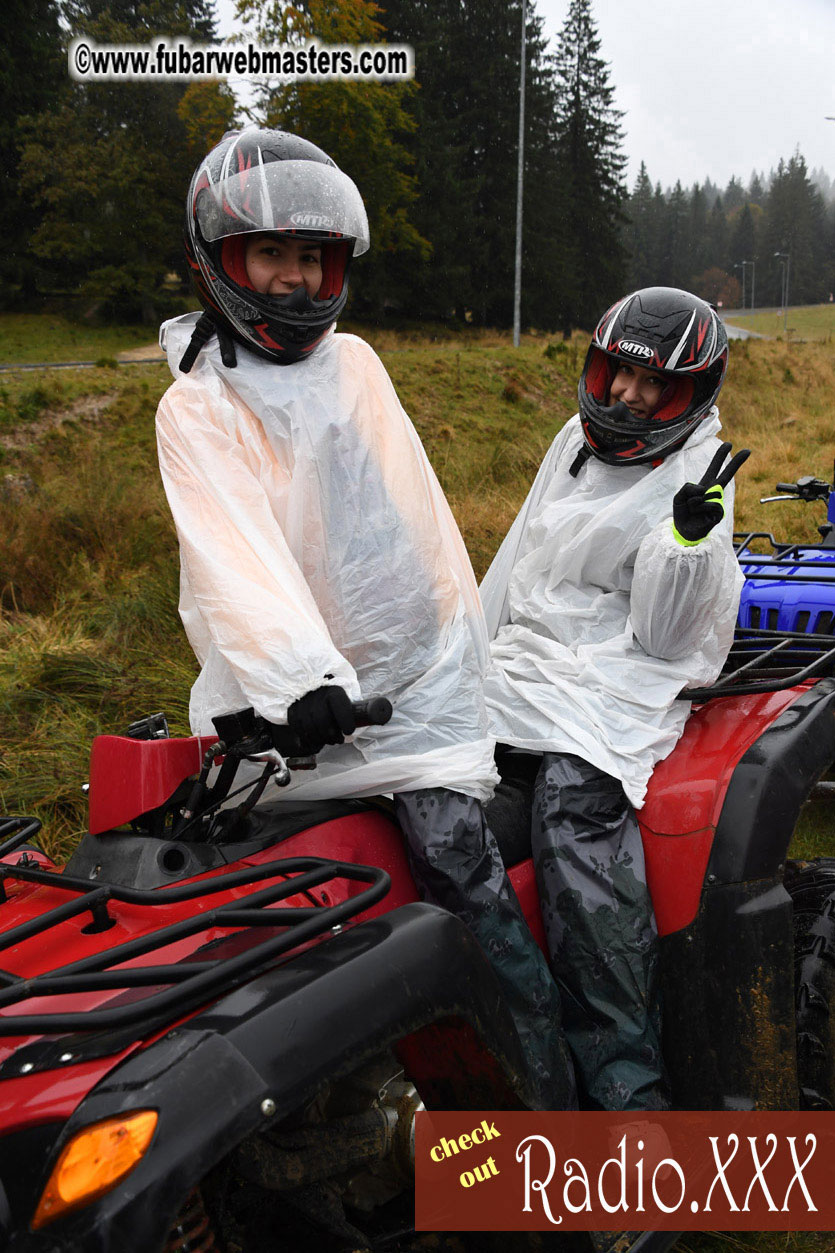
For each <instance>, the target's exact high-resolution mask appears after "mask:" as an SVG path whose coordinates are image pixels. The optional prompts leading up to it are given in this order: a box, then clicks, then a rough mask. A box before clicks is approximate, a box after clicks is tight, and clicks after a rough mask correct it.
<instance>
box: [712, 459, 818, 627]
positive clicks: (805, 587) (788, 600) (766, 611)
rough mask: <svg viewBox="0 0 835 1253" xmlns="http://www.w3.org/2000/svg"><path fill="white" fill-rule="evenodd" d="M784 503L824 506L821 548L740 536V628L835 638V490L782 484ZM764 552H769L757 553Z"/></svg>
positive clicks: (756, 534)
mask: <svg viewBox="0 0 835 1253" xmlns="http://www.w3.org/2000/svg"><path fill="white" fill-rule="evenodd" d="M776 490H777V492H778V493H779V495H777V496H765V497H763V498H762V500H761V501H760V504H767V503H769V502H772V501H780V500H803V501H806V502H807V503H811V502H813V501H825V502H826V506H827V510H826V522H825V523H823V524H822V525H821V526H820V527H819V528H818V530H819V532H820V536H821V542H820V543H819V544H792V543H779V542H778V541H777V540H775V538H774V536H773V535H772V534H771V532H770V531H752V532H750V533H749V534H744V533H736V534H735V535H734V540H735V542H736V546H737V548H736V551H737V555H738V557H739V562H740V565H741V567H742V572H743V574H744V575H745V586H744V587H743V589H742V598H741V600H740V605H739V625H740V627H743V628H746V627H747V628H751V629H753V630H755V631H756V630H768V631H780V632H781V633H789V634H794V633H796V632H803V633H804V634H814V635H832V634H833V622H835V488H833V485H832V484H831V483H826V482H824V480H823V479H816V478H814V477H813V476H812V475H811V474H807V475H804V476H803V477H802V478H799V479H798V480H797V482H796V483H778V484H777V487H776ZM762 547H765V549H766V551H765V552H757V551H755V549H756V548H762Z"/></svg>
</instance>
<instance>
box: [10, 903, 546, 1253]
mask: <svg viewBox="0 0 835 1253" xmlns="http://www.w3.org/2000/svg"><path fill="white" fill-rule="evenodd" d="M424 1033H425V1035H424V1038H425V1043H426V1046H427V1047H426V1049H422V1048H421V1037H422V1034H424ZM401 1041H402V1042H404V1044H405V1045H408V1046H409V1048H410V1050H411V1051H410V1062H411V1058H412V1057H415V1058H421V1056H422V1055H423V1054H424V1053H425V1054H429V1056H426V1057H424V1062H425V1067H424V1075H423V1076H422V1075H420V1074H418V1075H414V1074H412V1077H413V1079H414V1081H415V1083H416V1084H417V1086H418V1090H419V1091H420V1092H421V1095H422V1096H423V1098H424V1100H425V1101H426V1103H427V1104H430V1105H431V1104H433V1103H434V1102H433V1100H432V1099H431V1098H432V1095H433V1094H437V1097H438V1099H440V1100H443V1101H445V1102H450V1101H451V1104H450V1107H451V1108H455V1107H456V1105H457V1106H458V1107H460V1108H466V1107H467V1106H468V1105H469V1106H470V1107H475V1108H478V1107H482V1108H502V1107H504V1108H522V1107H523V1102H522V1100H521V1099H520V1094H522V1093H523V1080H522V1075H523V1073H524V1066H523V1057H522V1051H521V1046H520V1043H519V1039H518V1036H517V1035H516V1032H515V1028H514V1026H513V1022H512V1019H511V1017H510V1014H509V1012H508V1010H507V1008H506V1007H505V1005H504V1003H503V1001H502V997H501V993H500V990H499V985H498V982H497V980H496V977H495V975H494V973H493V970H492V968H491V967H490V965H489V963H488V961H487V959H486V957H485V956H484V954H483V953H482V951H481V949H480V948H479V947H478V945H477V943H476V941H475V940H474V938H473V937H472V935H471V934H470V932H469V931H468V929H467V928H466V927H465V926H464V924H463V923H462V922H461V921H460V920H459V919H458V918H456V917H454V916H453V915H451V914H448V913H446V912H445V911H444V910H441V909H437V908H436V907H435V906H432V905H424V904H410V905H405V906H403V907H401V908H400V909H397V910H395V911H393V912H392V913H390V914H386V915H385V916H382V917H379V918H375V919H372V920H370V921H367V922H364V923H361V924H358V925H356V926H353V927H350V928H348V929H346V930H345V931H344V932H343V933H341V934H338V935H335V936H334V937H333V938H332V939H329V940H327V941H326V942H324V943H321V944H318V945H316V946H314V947H311V948H309V949H308V950H306V951H305V952H303V953H301V954H300V955H299V956H296V957H293V958H292V959H290V960H288V961H286V962H285V964H283V965H281V966H278V967H276V968H274V969H272V970H270V971H268V972H266V973H265V974H263V975H261V976H260V977H259V978H257V979H254V980H252V981H251V982H249V983H246V984H244V985H243V986H242V987H240V988H238V989H237V990H236V991H234V992H231V993H230V994H229V995H227V996H225V997H224V998H223V999H222V1000H220V1001H218V1002H217V1003H216V1004H215V1005H213V1006H211V1007H210V1008H209V1009H207V1010H205V1011H203V1012H201V1013H200V1014H198V1015H197V1016H195V1017H193V1018H191V1019H189V1020H187V1021H186V1022H185V1023H183V1024H181V1025H180V1026H178V1027H176V1028H174V1029H173V1030H171V1031H169V1032H168V1033H167V1034H166V1035H165V1036H163V1037H162V1038H161V1039H159V1040H158V1041H157V1042H156V1043H154V1044H153V1045H151V1046H150V1047H148V1048H146V1049H144V1050H142V1051H141V1052H138V1053H134V1054H133V1055H131V1056H130V1057H129V1058H127V1059H126V1060H125V1061H124V1062H123V1063H122V1064H121V1065H120V1066H119V1067H117V1068H116V1069H115V1070H114V1071H112V1072H111V1073H110V1074H109V1075H108V1076H107V1077H106V1078H105V1079H104V1080H103V1081H102V1082H101V1083H100V1084H99V1085H98V1086H97V1087H96V1088H95V1089H93V1090H92V1091H91V1092H90V1094H89V1095H88V1096H87V1097H86V1098H85V1100H84V1101H82V1102H81V1104H80V1105H79V1106H78V1108H77V1109H76V1111H75V1112H74V1114H73V1116H72V1117H71V1118H70V1119H69V1121H68V1123H67V1125H66V1128H65V1129H64V1133H63V1134H62V1135H61V1137H60V1139H59V1141H58V1142H57V1143H56V1145H55V1148H54V1151H53V1153H52V1154H51V1155H50V1158H49V1161H48V1163H46V1168H45V1173H44V1175H43V1176H42V1178H41V1179H40V1181H37V1180H36V1181H34V1182H36V1183H38V1182H39V1187H41V1188H42V1187H43V1185H44V1183H45V1181H46V1177H47V1175H48V1171H49V1170H51V1168H52V1166H53V1164H54V1161H55V1159H56V1157H57V1154H58V1152H59V1151H60V1149H61V1148H62V1146H63V1145H64V1144H65V1143H66V1141H67V1140H68V1139H69V1138H70V1137H71V1136H72V1135H73V1134H74V1133H75V1132H77V1131H78V1130H80V1129H81V1128H82V1127H84V1126H86V1125H88V1124H90V1123H93V1122H97V1121H99V1120H100V1119H104V1118H111V1117H113V1116H115V1115H118V1114H123V1113H128V1112H131V1111H134V1110H138V1109H155V1110H157V1111H158V1113H159V1122H158V1124H157V1128H156V1131H155V1134H154V1138H153V1140H152V1143H151V1146H150V1148H149V1149H148V1151H147V1153H146V1154H145V1156H144V1157H143V1159H142V1161H141V1162H140V1163H139V1165H138V1166H137V1167H136V1168H135V1169H134V1170H133V1171H132V1172H131V1174H130V1175H128V1176H127V1177H126V1178H125V1179H124V1180H123V1181H122V1182H121V1183H120V1184H119V1186H118V1187H117V1188H115V1189H114V1190H113V1191H112V1192H110V1193H108V1194H107V1195H105V1196H103V1197H102V1198H100V1199H99V1200H98V1201H96V1202H93V1203H91V1204H90V1205H88V1206H86V1207H85V1208H83V1209H81V1210H78V1211H76V1212H75V1213H73V1214H69V1215H67V1216H66V1217H64V1218H60V1219H56V1220H55V1221H54V1222H53V1223H50V1224H49V1225H48V1226H47V1227H45V1228H44V1229H43V1230H42V1231H39V1232H31V1231H27V1230H25V1229H21V1226H18V1229H17V1232H16V1234H14V1235H13V1236H12V1238H11V1241H10V1244H9V1246H8V1248H9V1251H10V1253H24V1251H26V1253H35V1250H38V1251H40V1253H46V1251H47V1250H49V1251H50V1253H70V1250H72V1253H94V1251H95V1253H150V1251H151V1250H156V1249H159V1248H161V1247H162V1244H163V1242H164V1239H165V1236H166V1233H167V1230H168V1226H169V1224H170V1223H171V1221H172V1218H173V1217H174V1215H175V1214H176V1213H177V1211H178V1209H179V1207H180V1205H181V1204H182V1201H183V1199H184V1197H185V1196H186V1194H187V1193H188V1191H189V1189H190V1188H192V1187H193V1186H194V1185H195V1184H197V1183H199V1182H200V1180H201V1179H202V1178H203V1177H204V1176H205V1175H206V1173H207V1172H208V1171H209V1170H210V1169H211V1168H212V1167H213V1166H215V1165H216V1164H217V1163H218V1162H219V1161H221V1160H222V1159H223V1158H224V1157H225V1156H226V1155H227V1154H228V1153H229V1152H230V1151H231V1150H232V1149H233V1148H235V1147H236V1146H237V1145H238V1144H239V1143H241V1141H243V1140H244V1139H245V1138H246V1137H247V1136H249V1135H251V1134H252V1133H253V1132H256V1131H258V1130H262V1129H265V1128H266V1127H267V1126H268V1125H273V1124H276V1123H277V1122H278V1121H279V1120H280V1119H281V1118H282V1117H283V1116H286V1115H287V1114H290V1113H291V1112H293V1111H294V1110H296V1109H298V1108H299V1107H301V1106H303V1105H304V1104H305V1103H306V1102H307V1101H309V1100H310V1099H311V1098H312V1097H313V1096H315V1095H316V1093H317V1092H318V1091H320V1090H321V1089H322V1088H323V1086H324V1085H325V1084H326V1083H327V1082H328V1081H329V1080H333V1079H334V1078H338V1077H339V1076H341V1075H345V1074H349V1073H351V1072H352V1071H353V1070H355V1069H356V1068H357V1067H359V1066H361V1065H362V1064H363V1063H365V1062H366V1061H368V1060H370V1059H371V1058H373V1057H374V1056H375V1055H377V1054H379V1053H380V1051H381V1050H383V1049H385V1048H387V1047H392V1046H393V1047H395V1050H396V1051H397V1046H398V1044H399V1043H400V1042H401ZM439 1041H442V1046H441V1047H439ZM473 1043H475V1044H476V1047H475V1049H471V1050H470V1052H469V1053H468V1052H467V1051H466V1050H467V1045H468V1044H470V1045H472V1044H473ZM433 1051H434V1061H433V1058H432V1056H431V1054H432V1053H433ZM417 1069H420V1066H418V1067H417ZM411 1070H412V1067H411V1064H410V1071H411ZM425 1089H427V1090H428V1093H427V1091H425ZM456 1093H457V1099H456V1095H455V1094H456ZM427 1094H428V1095H429V1097H430V1099H429V1100H427ZM36 1202H37V1195H35V1196H33V1197H32V1208H34V1205H35V1204H36ZM15 1208H17V1207H15ZM18 1212H19V1211H18ZM28 1212H29V1214H31V1212H32V1210H31V1209H30V1210H29V1211H28ZM24 1221H25V1220H24Z"/></svg>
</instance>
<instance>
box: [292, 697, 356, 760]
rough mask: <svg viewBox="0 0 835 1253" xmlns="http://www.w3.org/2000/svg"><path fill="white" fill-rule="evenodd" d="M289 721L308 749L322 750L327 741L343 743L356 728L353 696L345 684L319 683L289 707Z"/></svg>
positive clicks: (306, 751) (296, 735) (302, 743)
mask: <svg viewBox="0 0 835 1253" xmlns="http://www.w3.org/2000/svg"><path fill="white" fill-rule="evenodd" d="M287 725H288V727H289V728H290V730H291V731H292V732H293V734H294V735H295V737H296V739H297V740H298V741H299V743H300V745H301V747H302V749H303V750H304V752H305V753H310V754H313V753H318V752H319V751H320V750H321V749H322V748H323V747H324V746H325V744H341V743H342V741H343V740H344V739H345V736H346V735H350V734H351V732H352V731H355V730H356V727H357V720H356V717H355V715H354V707H353V705H352V704H351V700H350V698H349V696H348V694H347V692H346V691H345V689H344V688H341V687H336V686H333V687H317V688H316V690H315V692H307V693H306V694H305V695H304V696H300V697H299V699H298V700H294V701H293V703H292V705H291V706H290V708H289V709H288V710H287Z"/></svg>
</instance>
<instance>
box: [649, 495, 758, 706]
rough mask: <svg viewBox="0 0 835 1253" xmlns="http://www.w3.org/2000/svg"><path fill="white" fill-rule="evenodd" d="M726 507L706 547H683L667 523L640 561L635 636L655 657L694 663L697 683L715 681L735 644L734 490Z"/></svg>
mask: <svg viewBox="0 0 835 1253" xmlns="http://www.w3.org/2000/svg"><path fill="white" fill-rule="evenodd" d="M726 505H727V512H726V516H725V518H724V519H723V520H722V522H721V523H720V524H719V525H718V526H717V527H715V528H714V530H713V531H711V532H710V534H709V535H708V536H707V538H706V539H705V540H704V541H703V542H702V543H700V544H698V545H695V546H693V547H687V548H684V547H682V545H681V544H679V543H677V542H676V539H675V536H674V534H673V530H672V526H671V524H670V520H669V519H665V520H664V521H663V522H661V523H659V525H658V526H656V527H654V528H653V530H652V531H651V532H650V533H649V535H647V536H646V537H645V538H644V540H643V542H642V544H641V546H640V548H639V550H638V555H637V558H636V560H635V574H634V578H633V582H632V591H631V599H630V617H631V622H632V630H633V632H634V635H635V638H636V639H637V641H638V643H639V644H640V645H641V647H642V648H643V649H644V651H645V652H646V653H648V654H649V655H650V656H651V657H660V658H662V659H664V660H667V661H679V660H681V659H684V658H689V659H692V663H693V674H694V677H693V679H692V680H691V682H697V683H699V682H710V681H712V679H713V678H714V677H715V676H716V675H717V674H718V672H719V670H720V669H721V666H722V663H723V662H724V659H725V657H726V656H727V653H728V649H729V648H730V646H731V642H732V640H733V631H734V623H735V621H736V615H737V611H738V608H739V595H740V591H741V589H742V583H743V579H742V574H741V573H740V570H739V563H738V562H737V559H736V555H735V553H734V551H733V546H732V543H731V534H730V532H731V526H732V518H733V495H732V492H731V493H730V499H728V493H726ZM688 669H690V667H689V666H688Z"/></svg>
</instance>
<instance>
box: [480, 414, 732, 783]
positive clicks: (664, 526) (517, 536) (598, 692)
mask: <svg viewBox="0 0 835 1253" xmlns="http://www.w3.org/2000/svg"><path fill="white" fill-rule="evenodd" d="M718 430H719V415H718V411H717V410H716V409H715V408H714V409H713V410H711V412H710V414H709V415H708V416H707V417H706V419H705V420H704V422H702V423H701V424H700V425H699V426H698V427H697V428H696V430H695V432H694V433H693V434H692V435H691V436H690V438H689V439H688V440H687V443H686V444H685V445H684V446H683V448H682V449H680V450H679V451H678V452H676V453H673V454H672V455H671V456H669V457H667V458H666V459H665V460H664V461H662V462H661V464H660V465H659V466H657V467H656V468H655V469H653V468H652V467H651V466H649V465H636V466H631V465H620V466H610V465H606V464H604V463H603V462H602V461H598V460H597V459H596V458H594V457H591V458H589V460H588V461H587V462H586V463H585V465H584V466H583V468H582V469H581V470H580V472H579V474H578V476H577V477H576V478H574V477H572V476H571V475H570V474H569V467H570V466H571V464H572V463H573V461H574V459H575V457H576V455H577V453H578V451H579V450H580V448H581V447H582V443H583V435H582V429H581V426H580V419H579V417H576V416H575V417H574V418H572V419H571V420H570V421H569V422H568V423H567V424H566V425H565V426H564V427H563V429H562V430H561V431H560V433H559V434H558V435H557V437H556V439H555V440H554V442H553V444H552V445H551V448H550V450H549V451H548V453H547V454H546V457H545V460H544V461H543V463H542V466H541V467H540V470H539V473H538V475H537V477H536V479H535V481H534V483H533V486H532V488H531V490H530V493H529V495H528V498H527V500H526V501H525V504H524V506H523V507H522V510H521V512H520V513H519V516H518V517H517V518H516V521H515V522H514V524H513V526H512V527H511V529H510V531H509V532H508V534H507V536H506V538H505V540H504V543H503V544H502V546H501V548H500V549H499V551H498V553H497V554H496V557H495V559H494V561H493V564H492V565H491V566H490V569H489V570H488V572H487V575H486V576H485V579H484V582H483V584H482V586H481V594H482V600H483V602H484V607H485V612H486V615H487V627H488V632H489V634H490V636H491V638H493V643H492V646H491V655H492V664H491V667H490V670H489V672H488V675H487V679H486V684H485V696H486V699H487V706H488V710H489V713H490V718H491V722H492V725H493V729H494V731H495V733H496V738H497V739H498V740H499V741H500V742H503V743H506V744H511V745H514V746H516V747H518V748H524V749H528V750H529V751H531V752H557V753H559V752H562V753H572V754H574V755H575V756H578V757H582V758H583V759H584V760H585V761H587V762H590V763H591V764H592V765H594V766H597V767H598V768H599V769H600V770H603V771H604V772H605V773H606V774H610V775H613V776H614V777H615V778H618V779H620V780H621V782H622V783H623V787H624V791H625V792H626V795H627V797H628V798H629V800H630V801H631V802H632V804H633V805H635V806H636V807H639V806H640V805H641V804H642V803H643V800H644V796H645V793H646V787H647V781H648V779H649V777H650V774H651V773H652V768H653V766H654V765H655V763H656V762H657V761H660V760H661V758H662V757H666V756H667V754H668V753H669V752H670V751H671V749H672V748H673V746H674V745H675V743H676V741H677V740H678V738H679V736H680V735H681V732H682V730H683V729H684V723H685V721H686V719H687V715H688V713H689V711H690V705H689V702H687V701H686V700H677V699H676V697H677V694H678V693H679V692H680V691H681V690H682V689H683V688H686V687H694V686H698V685H702V684H707V683H710V682H712V681H713V680H714V679H715V678H716V676H717V675H718V673H719V671H720V669H721V667H722V663H723V661H724V659H725V657H726V656H727V653H728V649H729V648H730V645H731V641H732V638H733V629H734V622H735V619H736V612H737V606H738V603H739V593H740V589H741V587H742V575H741V574H740V571H739V566H738V563H737V560H736V557H735V556H734V552H733V548H732V544H731V532H732V529H733V524H732V521H733V484H730V485H729V486H728V487H727V488H726V489H725V506H726V513H725V518H724V519H723V521H722V522H721V523H720V524H719V525H718V526H717V527H715V528H714V530H713V531H711V532H710V534H709V535H708V536H707V538H706V539H705V540H704V541H703V542H702V543H700V544H698V545H697V546H695V547H692V548H685V547H683V546H682V545H680V544H679V543H677V542H676V540H675V539H674V537H673V533H672V526H671V519H672V504H673V496H674V495H675V493H676V492H677V491H678V489H679V488H680V487H681V486H682V484H683V483H685V482H688V481H689V482H697V481H698V480H699V479H700V478H701V476H702V474H703V473H704V471H705V470H706V468H707V466H708V464H709V462H710V460H711V458H712V456H713V455H714V453H715V452H716V450H717V449H718V447H719V441H718V440H717V439H716V438H715V436H716V432H717V431H718Z"/></svg>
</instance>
